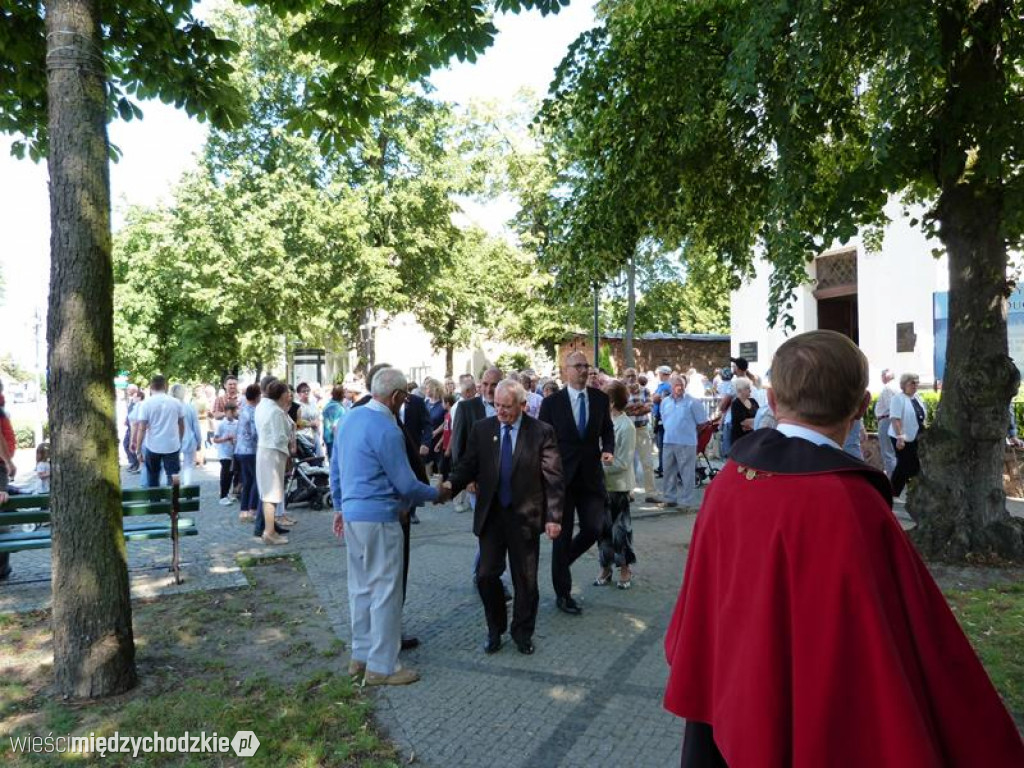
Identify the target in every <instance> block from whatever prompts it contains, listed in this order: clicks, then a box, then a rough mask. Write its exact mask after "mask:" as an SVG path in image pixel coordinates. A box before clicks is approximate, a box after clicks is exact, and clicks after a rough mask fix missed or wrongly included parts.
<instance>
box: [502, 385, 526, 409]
mask: <svg viewBox="0 0 1024 768" xmlns="http://www.w3.org/2000/svg"><path fill="white" fill-rule="evenodd" d="M498 392H511V393H512V394H513V395H514V396H515V398H516V402H518V403H519V404H520V405H522V404H523V403H525V402H526V389H525V388H524V387H523V385H522V384H520V383H519V382H518V381H516V380H515V379H502V380H501V381H499V382H498V386H496V387H495V388H494V396H495V397H497V396H498Z"/></svg>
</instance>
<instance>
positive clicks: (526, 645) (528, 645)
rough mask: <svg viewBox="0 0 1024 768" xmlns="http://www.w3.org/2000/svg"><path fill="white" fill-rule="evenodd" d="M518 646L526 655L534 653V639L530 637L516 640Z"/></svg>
mask: <svg viewBox="0 0 1024 768" xmlns="http://www.w3.org/2000/svg"><path fill="white" fill-rule="evenodd" d="M516 648H518V649H519V652H520V653H521V654H523V655H524V656H532V655H533V641H532V640H530V638H526V639H525V640H516Z"/></svg>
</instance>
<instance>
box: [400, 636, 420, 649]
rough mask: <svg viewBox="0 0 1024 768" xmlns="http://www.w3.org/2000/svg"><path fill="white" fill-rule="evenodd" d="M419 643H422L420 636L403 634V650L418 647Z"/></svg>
mask: <svg viewBox="0 0 1024 768" xmlns="http://www.w3.org/2000/svg"><path fill="white" fill-rule="evenodd" d="M419 644H420V639H419V638H418V637H413V636H412V635H402V650H403V651H408V650H409V649H411V648H416V647H418V646H419Z"/></svg>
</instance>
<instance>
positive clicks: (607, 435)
mask: <svg viewBox="0 0 1024 768" xmlns="http://www.w3.org/2000/svg"><path fill="white" fill-rule="evenodd" d="M589 370H590V365H588V364H587V358H586V357H585V356H584V354H583V353H582V352H573V353H572V354H571V355H569V357H568V358H566V361H565V371H564V372H563V375H562V377H563V380H564V381H565V382H566V386H565V387H563V388H562V389H561V390H560V391H559V392H558V393H557V394H555V395H552V396H551V397H547V398H544V402H542V403H541V406H540V420H541V421H544V422H547V423H548V424H550V425H551V426H552V427H554V428H555V435H556V436H557V437H558V452H559V453H560V454H561V457H562V471H563V473H564V475H565V511H564V513H563V515H562V532H561V535H560V536H559V537H558V538H557V539H556V540H555V543H554V546H553V547H552V549H551V582H552V585H553V586H554V588H555V596H556V604H557V605H558V609H559V610H560V611H563V612H565V613H569V614H573V615H579V614H580V613H582V612H583V611H582V609H581V608H580V606H579V604H578V603H577V602H576V601H575V600H573V599H572V595H571V592H572V571H571V570H570V566H571V565H572V564H573V563H574V562H575V561H576V559H577V558H578V557H579V556H580V555H582V554H583V553H584V552H586V551H587V550H588V549H590V548H591V547H592V546H594V543H595V542H596V541H597V539H598V537H599V536H600V535H601V531H602V530H603V528H604V520H605V489H604V468H603V467H602V464H603V463H604V464H610V463H611V462H612V460H613V459H614V458H615V430H614V428H613V427H612V417H611V411H610V409H609V404H608V395H606V394H605V393H604V392H602V391H601V390H599V389H595V388H593V387H588V386H587V373H588V372H589ZM575 519H578V520H579V523H580V532H579V533H578V534H577V535H576V537H575V538H573V535H572V531H573V522H574V520H575Z"/></svg>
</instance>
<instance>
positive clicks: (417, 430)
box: [401, 395, 434, 448]
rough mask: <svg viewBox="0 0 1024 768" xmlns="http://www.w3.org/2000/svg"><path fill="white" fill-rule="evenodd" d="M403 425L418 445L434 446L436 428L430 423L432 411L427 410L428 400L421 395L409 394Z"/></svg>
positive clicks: (410, 437)
mask: <svg viewBox="0 0 1024 768" xmlns="http://www.w3.org/2000/svg"><path fill="white" fill-rule="evenodd" d="M401 423H402V426H403V427H404V428H405V433H406V434H407V435H409V439H410V440H412V441H413V442H414V443H415V444H416V447H417V448H419V446H421V445H425V446H427V448H431V447H433V444H434V440H433V437H434V428H433V427H432V426H431V424H430V411H428V410H427V401H426V400H424V399H423V398H422V397H420V396H419V395H409V397H408V398H406V400H405V411H404V416H403V418H402V422H401Z"/></svg>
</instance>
